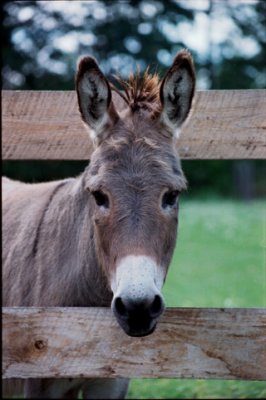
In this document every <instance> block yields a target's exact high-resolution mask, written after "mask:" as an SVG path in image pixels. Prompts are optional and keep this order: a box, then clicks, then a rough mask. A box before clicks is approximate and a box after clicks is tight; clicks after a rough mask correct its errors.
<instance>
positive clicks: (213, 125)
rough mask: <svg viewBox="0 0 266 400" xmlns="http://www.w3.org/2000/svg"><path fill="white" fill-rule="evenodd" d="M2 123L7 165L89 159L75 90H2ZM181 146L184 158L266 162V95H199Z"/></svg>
mask: <svg viewBox="0 0 266 400" xmlns="http://www.w3.org/2000/svg"><path fill="white" fill-rule="evenodd" d="M115 102H117V97H116V96H115ZM2 121H3V122H2V129H3V132H2V134H3V139H2V143H3V144H2V149H3V150H2V157H3V159H5V160H7V159H9V160H16V159H17V160H22V159H25V160H26V159H27V160H29V159H32V160H36V159H43V160H66V159H69V160H77V159H79V160H87V159H89V158H90V154H91V152H92V145H91V143H90V141H89V140H88V135H87V133H86V131H85V129H84V126H83V124H82V122H81V119H80V116H79V112H78V106H77V99H76V94H75V92H74V91H53V92H50V91H3V92H2ZM177 147H178V149H179V153H180V156H181V158H183V159H242V158H245V159H253V158H254V159H255V158H257V159H263V158H266V90H220V91H217V90H212V91H203V92H197V93H196V96H195V102H194V107H193V113H192V115H191V117H190V119H189V121H188V122H187V124H186V126H184V127H183V129H182V133H181V137H180V139H179V141H178V142H177Z"/></svg>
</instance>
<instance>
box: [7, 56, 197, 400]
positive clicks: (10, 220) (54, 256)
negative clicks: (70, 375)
mask: <svg viewBox="0 0 266 400" xmlns="http://www.w3.org/2000/svg"><path fill="white" fill-rule="evenodd" d="M180 68H181V73H183V72H182V68H183V69H184V71H185V72H184V73H185V74H187V75H184V78H185V77H186V76H189V75H193V74H194V71H193V65H192V61H191V58H190V56H189V55H188V53H187V52H181V53H179V56H177V58H176V59H175V61H174V64H173V66H172V67H171V69H170V70H169V71H170V72H168V74H167V75H166V78H165V79H164V81H163V82H165V81H168V80H169V79H173V77H175V75H174V74H175V73H176V70H177V69H180ZM178 71H179V70H178ZM84 79H87V80H88V81H87V82H88V83H89V85H90V86H89V89H87V86H86V85H83V86H82V82H83V80H84ZM178 82H179V81H178ZM191 82H192V86H193V85H194V82H195V78H194V75H193V77H192V78H191ZM120 84H121V85H122V87H123V89H124V94H121V93H120V95H119V96H120V97H121V98H122V99H123V102H124V104H123V106H122V107H121V104H120V106H119V107H117V106H116V104H117V103H116V101H114V102H113V97H114V98H115V96H112V94H111V89H110V86H109V83H108V81H107V80H106V78H105V77H104V75H103V74H102V72H101V71H100V69H99V67H98V65H97V63H96V61H95V60H94V59H92V58H91V57H86V58H84V59H83V60H82V61H81V62H80V64H79V68H78V73H77V78H76V85H77V92H78V101H79V108H80V111H81V117H82V119H83V120H84V122H85V124H87V125H89V127H90V128H92V129H93V130H95V132H96V140H97V142H96V144H97V146H96V149H95V151H94V153H93V154H92V156H91V162H90V164H89V166H88V167H87V168H86V170H85V171H84V172H83V173H82V174H81V175H80V176H78V177H77V178H70V179H65V180H60V181H54V182H48V183H38V184H26V183H22V182H17V181H12V180H9V179H8V178H3V181H2V183H3V253H2V254H3V275H2V276H3V306H28V307H29V306H87V307H89V306H110V303H111V300H112V295H113V294H112V291H111V288H110V276H111V274H112V271H114V270H115V268H116V266H117V263H118V261H119V260H120V259H121V258H122V257H123V256H126V255H129V254H135V255H137V254H140V255H148V256H150V257H151V258H153V259H154V260H156V262H157V264H158V265H160V266H161V267H162V268H163V270H164V273H165V274H166V272H167V269H168V266H169V263H170V260H171V257H172V253H173V250H174V246H175V241H176V229H177V221H178V206H177V205H174V206H173V207H172V209H169V211H167V212H166V211H162V208H161V202H162V196H163V194H164V193H165V191H166V190H176V191H178V192H181V191H182V190H183V189H185V187H186V180H185V177H184V175H183V172H182V169H181V165H180V161H179V158H178V155H177V153H176V150H175V145H174V143H173V139H172V137H171V134H169V132H170V128H169V126H166V122H165V121H166V119H165V118H161V114H163V112H164V111H165V112H167V110H165V107H164V100H163V99H162V96H163V95H164V92H163V91H162V90H163V89H162V83H159V80H158V77H157V75H154V76H152V75H150V74H149V73H148V71H146V73H145V74H144V78H143V79H142V78H141V77H140V74H137V75H136V77H133V76H131V77H130V79H129V82H128V83H124V82H122V81H121V80H120ZM177 85H178V83H177ZM181 89H182V90H184V88H181ZM177 90H178V86H177ZM177 90H175V92H174V95H175V96H176V97H175V99H174V98H173V96H174V95H172V94H171V96H172V97H171V98H170V97H169V98H170V101H171V102H172V103H171V104H170V106H171V107H172V108H173V107H174V106H175V105H174V103H173V101H178V103H177V106H176V107H177V110H176V113H178V107H182V99H181V100H180V101H181V103H180V102H179V100H178V96H179V95H178V94H176V91H177ZM116 92H119V91H118V90H116ZM193 93H194V86H193V87H192V89H190V91H189V95H188V97H189V101H188V102H184V104H185V106H184V107H188V108H184V112H183V114H184V115H185V117H186V116H187V113H188V111H189V108H190V106H191V101H192V97H193ZM120 100H121V99H120ZM168 100H169V99H168ZM168 100H167V101H168ZM86 101H87V103H86ZM184 101H185V100H184ZM87 104H88V105H87ZM181 114H182V113H181ZM183 114H182V115H183ZM155 115H156V117H155ZM182 115H181V117H179V118H181V120H180V121H181V122H179V124H180V123H182V122H183V119H184V118H185V117H184V116H182ZM96 190H101V191H103V192H104V193H105V194H106V195H107V196H108V198H109V202H110V206H109V208H108V209H106V210H103V209H102V208H101V207H98V206H97V205H96V203H95V199H94V198H93V193H94V191H96ZM58 382H59V381H58ZM62 382H63V383H62V388H63V389H62V390H61V389H60V390H61V392H60V393H62V395H65V396H67V393H68V395H70V394H72V395H74V394H73V393H74V392H75V393H77V390H78V388H82V387H85V386H84V384H85V383H82V384H80V383H79V382H78V383H77V386H75V384H73V383H71V385H70V384H68V380H65V381H64V380H62ZM86 382H89V381H86ZM54 385H56V381H54V380H38V382H37V381H35V382H34V381H32V380H29V381H28V383H27V386H26V387H27V389H26V393H27V394H28V395H29V396H31V397H36V396H37V397H46V396H48V397H49V396H50V397H52V396H53V393H57V392H56V391H54V390H53V389H52V388H54V387H55V386H54ZM58 385H59V383H58ZM60 385H61V384H60ZM64 385H65V386H64ZM86 385H87V386H86V390H85V389H84V393H87V392H88V390H89V389H88V385H89V383H86ZM104 385H105V386H104ZM96 386H97V385H96V384H95V381H94V383H92V386H89V387H90V388H92V387H93V388H94V389H93V390H96V392H95V393H98V392H97V390H98V387H102V388H104V387H106V390H107V388H108V391H109V390H111V389H110V388H111V387H113V392H112V391H110V396H112V393H113V395H117V396H121V397H123V396H124V395H125V392H126V386H127V384H126V382H125V381H119V382H118V381H116V380H113V381H111V380H109V381H108V380H107V381H100V386H99V385H98V386H97V388H96ZM58 387H59V386H58ZM60 387H61V386H60ZM95 388H96V389H95ZM119 388H121V390H120V389H119ZM58 390H59V389H58ZM91 390H92V389H91ZM119 390H120V391H119ZM102 393H103V395H106V392H104V390H103V391H102ZM104 393H105V394H104ZM97 395H98V394H97Z"/></svg>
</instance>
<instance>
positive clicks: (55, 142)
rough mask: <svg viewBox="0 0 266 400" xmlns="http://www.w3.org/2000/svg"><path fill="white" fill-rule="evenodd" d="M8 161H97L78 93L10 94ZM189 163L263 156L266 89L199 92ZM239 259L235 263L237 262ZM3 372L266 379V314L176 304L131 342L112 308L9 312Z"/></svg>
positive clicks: (6, 106)
mask: <svg viewBox="0 0 266 400" xmlns="http://www.w3.org/2000/svg"><path fill="white" fill-rule="evenodd" d="M2 121H3V123H2V135H3V136H2V158H3V159H4V160H21V159H24V160H32V159H43V160H52V159H53V160H65V159H69V160H70V159H72V160H73V159H79V160H81V159H89V157H90V154H91V151H92V149H91V147H90V143H89V141H88V137H87V135H86V132H85V130H84V128H83V126H82V123H81V120H80V117H79V114H78V107H77V101H76V95H75V93H74V92H35V91H34V92H29V91H23V92H20V91H10V92H9V91H4V92H2ZM178 148H179V153H180V155H181V158H183V159H265V158H266V91H265V90H230V91H206V92H198V93H197V94H196V99H195V102H194V111H193V113H192V115H191V118H190V119H189V121H188V123H187V124H186V125H185V126H184V128H183V130H182V133H181V137H180V139H179V141H178ZM232 262H233V260H232ZM2 315H3V318H2V329H3V332H2V353H3V358H2V371H3V374H2V375H3V378H15V377H17V378H29V377H32V378H37V377H71V378H73V377H115V376H125V377H164V378H204V379H208V378H220V379H245V380H266V310H265V309H259V308H245V309H243V308H238V309H224V308H223V309H216V308H211V309H206V308H168V309H166V311H165V312H164V314H163V316H162V318H161V320H160V321H159V323H158V327H157V329H156V331H155V332H154V333H153V334H152V335H150V336H147V337H143V338H130V337H128V336H127V335H125V334H124V333H123V332H122V330H121V328H119V327H118V325H117V323H116V321H115V319H114V317H113V316H112V315H111V311H110V309H106V308H57V307H55V308H45V307H42V308H36V307H30V308H23V307H3V309H2Z"/></svg>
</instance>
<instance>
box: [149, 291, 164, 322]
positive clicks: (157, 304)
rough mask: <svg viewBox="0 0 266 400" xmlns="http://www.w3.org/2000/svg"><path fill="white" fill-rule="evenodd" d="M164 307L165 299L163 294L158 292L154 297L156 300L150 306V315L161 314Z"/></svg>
mask: <svg viewBox="0 0 266 400" xmlns="http://www.w3.org/2000/svg"><path fill="white" fill-rule="evenodd" d="M163 309H164V305H163V301H162V298H161V296H159V295H158V294H157V295H156V296H155V297H154V300H153V302H152V304H151V306H150V316H152V317H157V316H159V315H160V314H161V313H162V312H163Z"/></svg>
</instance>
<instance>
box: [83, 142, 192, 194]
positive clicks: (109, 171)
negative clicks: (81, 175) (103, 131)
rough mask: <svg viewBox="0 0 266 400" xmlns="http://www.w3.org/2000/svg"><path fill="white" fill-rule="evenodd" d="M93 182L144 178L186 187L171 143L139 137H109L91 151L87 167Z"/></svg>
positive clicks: (182, 187)
mask: <svg viewBox="0 0 266 400" xmlns="http://www.w3.org/2000/svg"><path fill="white" fill-rule="evenodd" d="M88 173H89V176H91V178H92V180H91V181H94V182H95V183H96V182H98V181H99V180H101V181H102V182H104V181H105V182H108V179H110V177H115V176H116V177H118V178H120V177H121V178H125V179H127V180H128V179H131V178H132V179H133V178H134V177H135V178H136V177H139V178H140V179H143V180H144V181H146V180H150V182H151V183H152V181H153V180H154V181H156V182H158V184H159V183H161V184H166V185H167V184H171V183H172V184H173V186H174V185H175V186H177V187H180V190H182V189H184V188H185V178H184V175H183V172H182V169H181V165H180V161H179V158H178V155H177V152H176V151H175V149H174V148H173V146H172V145H171V144H170V143H169V144H166V143H164V144H162V143H159V142H158V141H156V140H154V139H151V138H147V137H145V136H144V137H142V138H140V137H139V138H134V139H133V138H132V137H130V136H129V137H120V138H114V137H111V138H109V139H108V140H106V141H105V142H104V143H102V144H101V145H100V146H99V147H98V148H97V149H96V151H95V152H94V153H93V155H92V158H91V163H90V166H89V169H88Z"/></svg>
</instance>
